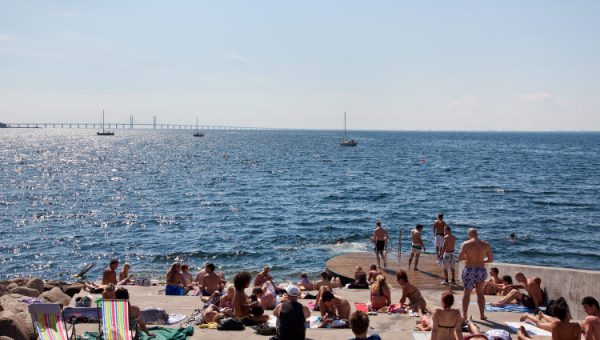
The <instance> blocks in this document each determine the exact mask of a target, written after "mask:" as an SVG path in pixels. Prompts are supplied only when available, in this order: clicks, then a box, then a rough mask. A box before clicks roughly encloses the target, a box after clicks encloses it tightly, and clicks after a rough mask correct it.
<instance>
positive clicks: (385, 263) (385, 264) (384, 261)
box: [381, 249, 387, 268]
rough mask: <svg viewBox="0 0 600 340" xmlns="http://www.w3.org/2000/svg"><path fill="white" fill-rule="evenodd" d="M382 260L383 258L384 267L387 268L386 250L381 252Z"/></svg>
mask: <svg viewBox="0 0 600 340" xmlns="http://www.w3.org/2000/svg"><path fill="white" fill-rule="evenodd" d="M381 258H383V267H384V268H385V267H387V258H386V256H385V249H384V250H383V251H382V252H381Z"/></svg>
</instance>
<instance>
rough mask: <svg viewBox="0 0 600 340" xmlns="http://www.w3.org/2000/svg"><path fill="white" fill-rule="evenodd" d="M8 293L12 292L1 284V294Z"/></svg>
mask: <svg viewBox="0 0 600 340" xmlns="http://www.w3.org/2000/svg"><path fill="white" fill-rule="evenodd" d="M8 293H10V291H9V290H8V289H6V287H4V286H0V296H2V295H6V294H8Z"/></svg>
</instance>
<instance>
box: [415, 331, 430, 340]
mask: <svg viewBox="0 0 600 340" xmlns="http://www.w3.org/2000/svg"><path fill="white" fill-rule="evenodd" d="M412 336H413V339H415V340H429V339H430V338H431V332H413V334H412Z"/></svg>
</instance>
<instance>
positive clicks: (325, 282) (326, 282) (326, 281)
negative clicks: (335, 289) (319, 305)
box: [315, 271, 332, 290]
mask: <svg viewBox="0 0 600 340" xmlns="http://www.w3.org/2000/svg"><path fill="white" fill-rule="evenodd" d="M319 276H320V277H321V280H319V281H317V282H315V289H316V290H319V289H321V287H323V286H326V287H329V288H332V287H331V278H330V277H329V274H327V272H325V271H324V272H321V275H319Z"/></svg>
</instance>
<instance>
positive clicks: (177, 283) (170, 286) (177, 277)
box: [165, 262, 186, 295]
mask: <svg viewBox="0 0 600 340" xmlns="http://www.w3.org/2000/svg"><path fill="white" fill-rule="evenodd" d="M166 279H167V286H166V287H165V295H185V293H186V291H185V288H184V286H183V276H182V275H181V264H179V263H177V262H175V263H173V264H172V265H171V269H169V271H168V272H167V277H166Z"/></svg>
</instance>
